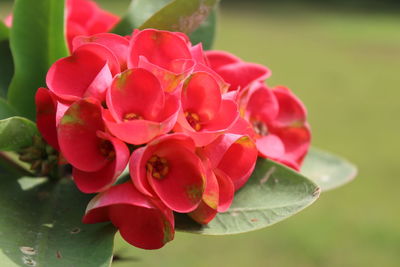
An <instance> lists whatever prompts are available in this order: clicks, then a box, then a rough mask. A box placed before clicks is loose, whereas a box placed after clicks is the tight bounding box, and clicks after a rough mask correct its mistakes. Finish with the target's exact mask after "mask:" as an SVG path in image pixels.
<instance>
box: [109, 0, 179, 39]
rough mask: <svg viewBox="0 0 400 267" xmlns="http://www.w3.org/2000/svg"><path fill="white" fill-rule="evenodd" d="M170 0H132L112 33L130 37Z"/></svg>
mask: <svg viewBox="0 0 400 267" xmlns="http://www.w3.org/2000/svg"><path fill="white" fill-rule="evenodd" d="M169 2H171V0H132V2H131V4H130V5H129V8H128V12H127V13H126V15H125V16H123V17H122V19H121V21H120V22H119V23H118V24H117V26H115V28H114V29H113V30H112V32H114V33H117V34H120V35H130V34H132V31H133V29H136V28H138V27H139V26H140V25H142V24H143V23H144V22H145V21H146V20H148V19H149V18H150V17H151V16H152V15H154V13H156V12H157V11H159V10H160V9H162V8H163V7H164V6H165V5H167V4H168V3H169Z"/></svg>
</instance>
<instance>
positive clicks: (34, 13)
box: [8, 0, 68, 120]
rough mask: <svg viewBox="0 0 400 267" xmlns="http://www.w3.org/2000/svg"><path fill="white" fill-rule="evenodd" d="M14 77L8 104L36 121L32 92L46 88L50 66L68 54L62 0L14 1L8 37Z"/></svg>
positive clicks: (33, 93) (33, 94)
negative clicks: (11, 24) (46, 78)
mask: <svg viewBox="0 0 400 267" xmlns="http://www.w3.org/2000/svg"><path fill="white" fill-rule="evenodd" d="M10 44H11V50H12V54H13V58H14V64H15V75H14V77H13V79H12V82H11V85H10V88H9V91H8V100H9V102H10V103H11V104H12V105H13V106H14V107H15V108H16V109H17V111H19V112H20V113H21V114H22V115H23V116H25V117H27V118H30V119H32V120H33V119H35V101H34V96H35V92H36V90H37V89H38V88H39V87H42V86H45V85H46V83H45V77H46V73H47V71H48V69H49V67H50V66H51V65H52V64H53V63H54V62H55V61H56V60H57V59H59V58H61V57H65V56H67V55H68V51H67V46H66V42H65V37H64V0H35V1H31V0H16V1H15V4H14V13H13V27H12V29H11V34H10Z"/></svg>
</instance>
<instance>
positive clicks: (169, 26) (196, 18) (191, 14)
mask: <svg viewBox="0 0 400 267" xmlns="http://www.w3.org/2000/svg"><path fill="white" fill-rule="evenodd" d="M218 2H219V0H174V1H171V2H170V3H169V4H168V5H166V6H165V7H164V8H162V9H160V10H159V11H158V12H156V13H155V14H154V15H153V16H151V17H150V18H149V19H148V20H147V21H146V22H144V23H143V24H142V25H141V26H140V27H139V28H140V29H146V28H154V29H159V30H169V31H178V32H184V33H186V34H190V33H192V32H193V31H194V30H196V29H197V28H198V27H199V26H200V25H201V23H202V22H203V21H204V20H205V19H206V18H207V16H208V15H209V14H210V12H211V11H212V9H213V8H214V7H215V6H216V4H217V3H218Z"/></svg>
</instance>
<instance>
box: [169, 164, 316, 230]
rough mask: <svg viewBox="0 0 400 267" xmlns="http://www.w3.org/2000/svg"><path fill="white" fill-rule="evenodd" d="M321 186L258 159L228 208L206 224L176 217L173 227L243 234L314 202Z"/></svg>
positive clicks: (276, 220) (181, 216)
mask: <svg viewBox="0 0 400 267" xmlns="http://www.w3.org/2000/svg"><path fill="white" fill-rule="evenodd" d="M319 193H320V189H319V188H318V186H317V185H315V184H314V183H313V182H311V181H310V180H308V179H307V178H305V177H303V176H302V175H301V174H299V173H297V172H295V171H293V170H291V169H289V168H287V167H285V166H282V165H280V164H277V163H275V162H272V161H270V160H265V159H259V160H258V162H257V166H256V169H255V171H254V173H253V175H252V176H251V178H250V179H249V181H248V182H247V184H246V185H245V186H244V187H243V188H241V189H240V190H239V191H238V192H237V193H236V194H235V199H234V201H233V204H232V206H231V208H230V209H229V210H228V211H227V212H224V213H219V214H218V215H217V217H216V218H215V219H214V220H213V221H211V222H210V223H209V224H208V225H199V224H197V223H195V222H193V221H192V220H191V219H190V218H189V217H187V216H186V215H178V216H176V218H177V219H176V228H177V229H178V230H181V231H185V232H192V233H198V234H207V235H225V234H237V233H244V232H248V231H252V230H256V229H260V228H264V227H267V226H269V225H272V224H274V223H277V222H279V221H282V220H283V219H286V218H288V217H290V216H292V215H294V214H296V213H297V212H299V211H301V210H302V209H304V208H305V207H307V206H309V205H310V204H311V203H313V202H314V201H315V200H316V199H317V198H318V196H319Z"/></svg>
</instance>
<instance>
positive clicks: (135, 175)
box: [129, 134, 206, 213]
mask: <svg viewBox="0 0 400 267" xmlns="http://www.w3.org/2000/svg"><path fill="white" fill-rule="evenodd" d="M195 151H196V147H195V144H194V142H193V140H191V139H190V138H189V137H188V136H186V135H184V134H170V135H164V136H161V137H159V138H157V139H155V140H153V141H152V142H150V143H149V144H148V145H147V146H145V147H142V148H139V149H137V150H135V151H134V152H133V153H132V156H131V160H130V165H129V167H130V175H131V178H132V181H133V183H134V184H135V186H136V188H137V189H138V190H139V191H140V192H141V193H143V194H145V195H148V196H150V197H157V198H159V199H160V200H161V201H162V202H163V203H164V204H165V205H166V206H167V207H169V208H170V209H172V210H174V211H177V212H182V213H186V212H190V211H193V210H194V209H196V208H197V206H198V205H199V204H200V201H201V199H202V196H203V192H204V189H205V182H206V181H205V171H204V168H203V165H202V162H201V160H200V158H199V157H198V156H197V155H196V153H195Z"/></svg>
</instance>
